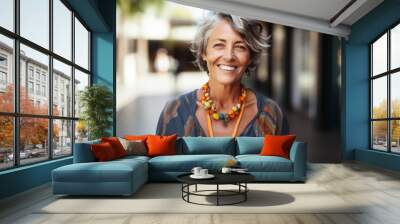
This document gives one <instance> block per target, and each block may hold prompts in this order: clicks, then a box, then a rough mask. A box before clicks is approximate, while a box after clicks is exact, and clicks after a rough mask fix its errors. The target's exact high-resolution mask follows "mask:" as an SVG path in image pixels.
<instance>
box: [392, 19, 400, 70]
mask: <svg viewBox="0 0 400 224" xmlns="http://www.w3.org/2000/svg"><path fill="white" fill-rule="evenodd" d="M390 60H391V61H390V64H391V65H390V68H391V69H395V68H398V67H400V24H399V25H397V26H396V27H395V28H393V29H392V30H391V37H390Z"/></svg>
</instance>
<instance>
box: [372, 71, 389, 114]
mask: <svg viewBox="0 0 400 224" xmlns="http://www.w3.org/2000/svg"><path fill="white" fill-rule="evenodd" d="M386 80H387V77H386V76H384V77H381V78H378V79H374V80H373V81H372V107H373V108H372V118H386V117H387V81H386Z"/></svg>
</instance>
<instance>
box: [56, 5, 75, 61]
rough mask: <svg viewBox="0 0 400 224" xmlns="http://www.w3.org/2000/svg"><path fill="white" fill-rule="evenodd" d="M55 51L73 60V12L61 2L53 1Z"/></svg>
mask: <svg viewBox="0 0 400 224" xmlns="http://www.w3.org/2000/svg"><path fill="white" fill-rule="evenodd" d="M53 17H54V20H53V43H54V45H53V51H54V52H55V53H57V54H59V55H61V56H63V57H65V58H67V59H68V60H71V48H72V44H71V38H72V24H71V18H72V13H71V11H70V10H69V9H68V8H67V7H66V6H65V5H64V4H63V3H62V2H61V1H60V0H54V1H53Z"/></svg>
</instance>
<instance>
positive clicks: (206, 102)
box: [200, 82, 246, 137]
mask: <svg viewBox="0 0 400 224" xmlns="http://www.w3.org/2000/svg"><path fill="white" fill-rule="evenodd" d="M201 89H202V92H203V95H202V96H201V99H200V103H201V105H203V108H204V109H205V110H206V112H207V126H208V132H209V136H210V137H214V133H213V130H212V125H211V118H210V117H212V118H213V119H214V120H217V121H222V122H223V123H224V124H225V125H226V124H227V123H228V122H229V121H231V120H233V119H235V118H236V117H237V116H239V118H238V120H237V122H236V125H235V128H234V130H233V133H232V137H235V136H236V134H237V132H238V129H239V124H240V121H241V118H242V115H243V112H244V103H245V101H246V89H245V88H243V86H242V89H241V95H240V97H239V103H238V104H236V105H235V106H233V107H232V109H231V110H230V111H229V112H228V113H223V112H218V111H217V110H216V107H215V102H214V101H213V100H212V99H211V98H210V87H209V85H208V82H207V83H205V84H204V85H203V86H202V88H201Z"/></svg>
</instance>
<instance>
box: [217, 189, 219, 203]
mask: <svg viewBox="0 0 400 224" xmlns="http://www.w3.org/2000/svg"><path fill="white" fill-rule="evenodd" d="M218 205H219V184H217V206H218Z"/></svg>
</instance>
